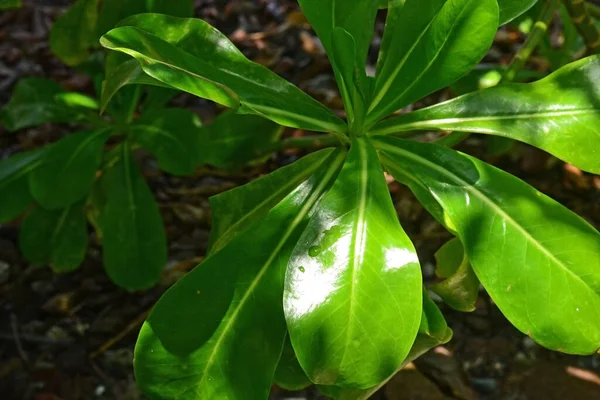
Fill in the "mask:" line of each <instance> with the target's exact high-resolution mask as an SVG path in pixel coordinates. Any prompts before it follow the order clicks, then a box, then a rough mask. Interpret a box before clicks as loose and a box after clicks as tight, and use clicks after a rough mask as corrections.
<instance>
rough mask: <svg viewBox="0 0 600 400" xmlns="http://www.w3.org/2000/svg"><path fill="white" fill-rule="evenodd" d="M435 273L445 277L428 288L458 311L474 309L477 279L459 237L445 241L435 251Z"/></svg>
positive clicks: (477, 289) (477, 285) (477, 288)
mask: <svg viewBox="0 0 600 400" xmlns="http://www.w3.org/2000/svg"><path fill="white" fill-rule="evenodd" d="M435 259H436V261H437V269H436V275H438V276H441V277H444V278H446V279H445V280H443V281H442V282H438V283H435V284H433V285H431V286H430V287H429V289H430V290H431V291H432V292H434V293H435V294H437V295H438V296H440V297H441V298H442V300H444V303H446V304H448V305H449V306H450V307H452V308H454V309H455V310H458V311H463V312H470V311H473V310H475V302H476V301H477V296H478V295H479V279H477V276H476V275H475V272H474V271H473V268H471V264H469V259H468V257H467V255H466V253H465V249H464V247H463V245H462V243H461V242H460V240H459V239H457V238H454V239H452V240H450V241H449V242H448V243H446V244H445V245H444V246H442V248H441V249H440V250H438V252H437V253H435Z"/></svg>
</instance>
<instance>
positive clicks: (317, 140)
mask: <svg viewBox="0 0 600 400" xmlns="http://www.w3.org/2000/svg"><path fill="white" fill-rule="evenodd" d="M339 144H340V139H339V138H338V137H337V136H334V135H331V134H327V135H310V136H301V137H291V138H288V139H284V140H282V141H280V142H277V143H276V144H275V147H276V149H275V150H285V149H304V150H314V149H318V148H321V147H329V146H337V145H339Z"/></svg>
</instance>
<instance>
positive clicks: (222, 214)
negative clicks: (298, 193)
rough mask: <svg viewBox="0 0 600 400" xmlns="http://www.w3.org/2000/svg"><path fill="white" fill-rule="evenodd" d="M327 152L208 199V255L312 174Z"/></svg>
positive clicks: (264, 213)
mask: <svg viewBox="0 0 600 400" xmlns="http://www.w3.org/2000/svg"><path fill="white" fill-rule="evenodd" d="M331 152H332V149H323V150H320V151H317V152H314V153H311V154H309V155H307V156H305V157H302V158H301V159H300V160H298V161H296V162H294V163H293V164H290V165H288V166H285V167H283V168H279V169H277V170H275V171H274V172H272V173H270V174H268V175H265V176H263V177H260V178H258V179H255V180H253V181H252V182H250V183H248V184H246V185H244V186H240V187H238V188H235V189H232V190H228V191H227V192H223V193H221V194H218V195H216V196H213V197H211V198H210V209H211V210H212V228H211V231H210V239H209V241H208V242H209V248H210V251H209V253H214V252H216V251H218V250H220V249H221V248H223V247H224V246H225V245H226V244H227V243H229V242H230V241H231V240H232V239H233V238H234V237H235V236H236V235H238V234H239V233H241V232H242V231H243V230H244V229H246V228H247V227H248V226H250V225H251V224H252V223H253V222H255V221H257V220H258V219H260V218H262V217H263V216H265V215H266V214H267V213H268V212H269V210H271V209H272V208H273V207H274V206H275V205H277V204H278V203H279V202H280V201H281V200H283V198H284V197H285V196H287V195H288V194H290V193H291V192H292V190H294V189H295V188H296V187H298V186H299V185H300V184H301V183H302V182H304V181H305V180H306V179H307V178H308V177H309V176H310V175H311V174H312V173H314V172H315V171H316V170H317V168H318V167H319V166H320V165H321V164H322V163H323V161H325V159H326V158H327V157H328V156H329V155H330V154H331Z"/></svg>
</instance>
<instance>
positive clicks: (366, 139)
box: [101, 0, 600, 400]
mask: <svg viewBox="0 0 600 400" xmlns="http://www.w3.org/2000/svg"><path fill="white" fill-rule="evenodd" d="M299 3H300V6H301V8H302V10H303V12H304V13H305V15H306V16H307V18H308V20H309V21H310V22H311V24H312V26H313V28H314V29H315V31H316V32H317V34H318V36H319V38H320V40H321V42H322V43H323V46H324V48H325V49H326V51H327V53H328V55H329V59H330V61H331V64H332V66H333V68H334V72H335V77H336V80H337V82H338V86H339V89H340V93H341V95H342V98H343V100H344V104H345V108H346V115H347V120H346V121H344V120H342V119H340V118H338V116H336V114H334V113H333V112H332V111H330V110H329V109H327V108H326V107H324V106H323V105H321V104H320V103H318V102H317V101H315V100H314V99H313V98H311V97H309V96H308V95H306V94H305V93H303V92H302V91H300V90H299V89H298V88H297V87H295V86H293V85H292V84H290V83H289V82H287V81H285V80H284V79H282V78H281V77H279V76H277V75H276V74H274V73H272V72H271V71H269V70H267V69H266V68H264V67H262V66H260V65H257V64H255V63H253V62H251V61H249V60H248V59H246V58H245V57H244V56H243V54H242V53H241V52H240V51H239V50H237V49H236V48H235V47H234V46H233V44H232V43H231V42H229V41H228V39H227V38H226V37H225V36H224V35H223V34H221V33H220V32H218V31H217V30H216V29H214V28H213V27H211V26H210V25H209V24H207V23H206V22H204V21H202V20H198V19H178V18H171V17H166V16H163V15H157V14H146V15H137V16H134V17H131V18H129V19H126V20H125V21H122V22H121V23H120V26H119V27H117V28H115V29H113V30H111V31H109V32H108V33H107V34H106V35H104V36H103V37H102V39H101V43H102V44H103V46H105V47H107V48H109V49H111V50H115V51H120V52H123V53H125V54H128V55H130V56H131V57H132V60H131V61H130V62H129V63H128V64H127V66H126V67H122V68H124V69H127V72H128V73H126V74H125V73H124V71H121V73H122V75H121V76H122V77H123V78H122V79H117V77H118V75H117V74H115V75H110V74H109V82H108V84H107V87H122V86H125V85H127V84H131V83H137V80H138V79H140V77H144V79H145V80H146V81H153V82H154V83H155V84H157V85H167V86H169V87H172V88H177V89H180V90H183V91H186V92H188V93H192V94H195V95H197V96H200V97H203V98H206V99H209V100H212V101H215V102H217V103H219V104H222V105H225V106H228V107H232V108H234V109H236V110H237V111H238V112H240V113H246V114H255V115H260V116H262V117H265V118H268V119H271V120H272V121H274V122H277V123H278V124H281V125H284V126H289V127H293V128H299V129H305V130H313V131H321V132H326V133H329V134H332V135H335V137H337V138H338V139H339V145H338V146H337V147H335V148H328V149H323V150H320V151H318V152H315V153H312V154H309V155H307V156H306V157H304V158H302V159H300V160H298V161H297V162H295V163H293V164H291V165H289V166H287V167H284V168H281V169H279V170H277V171H275V172H273V173H272V174H270V175H267V176H264V177H261V178H260V179H258V180H256V181H254V182H251V183H250V184H248V185H245V186H242V187H239V188H236V189H234V190H232V191H229V192H226V193H223V194H221V195H218V196H216V197H214V198H212V200H211V205H212V209H213V215H214V225H213V231H212V237H211V251H210V254H209V256H208V257H207V259H206V260H205V261H204V262H203V263H202V264H201V265H200V266H198V267H197V268H196V269H194V270H193V271H191V272H190V273H189V274H188V275H186V276H185V277H184V278H183V279H182V280H181V281H179V282H178V283H177V284H175V285H174V286H173V287H172V288H171V289H169V290H168V291H167V292H166V293H165V294H164V296H163V297H162V298H161V299H160V301H159V302H158V303H157V305H156V306H155V308H154V309H153V311H152V313H151V314H150V316H149V317H148V319H147V321H146V322H145V324H144V326H143V328H142V330H141V333H140V336H139V339H138V343H137V346H136V351H135V361H134V364H135V371H136V377H137V380H138V383H139V384H140V386H141V387H142V389H143V390H144V391H145V392H146V393H147V394H148V395H149V396H150V397H151V398H157V399H244V400H246V399H266V398H267V397H268V394H269V390H270V387H271V384H272V383H273V382H275V383H277V384H279V385H281V386H283V387H289V388H293V389H297V388H299V387H303V386H305V385H309V384H311V383H314V384H316V385H318V387H319V389H320V390H322V391H323V392H324V393H326V394H327V395H329V396H332V397H334V398H337V399H363V398H367V397H368V396H369V395H370V394H371V393H373V391H374V390H376V389H377V388H378V387H379V386H380V385H382V384H383V383H384V382H385V381H386V380H387V379H389V378H390V376H392V374H394V372H395V371H397V369H398V368H400V367H401V366H402V365H404V364H405V363H406V362H408V361H409V360H411V359H413V358H415V357H417V356H418V355H420V354H422V353H423V352H424V351H426V350H427V349H429V348H431V347H433V346H436V345H438V344H440V343H444V342H446V341H448V340H449V339H450V336H451V331H450V330H449V329H448V327H447V325H446V323H445V322H444V320H443V317H442V316H441V314H440V312H439V310H438V309H437V307H436V305H435V304H434V303H433V302H431V301H430V300H429V298H428V297H427V296H426V295H424V294H423V288H422V280H421V271H420V267H419V260H418V257H417V255H416V253H415V249H414V247H413V245H412V243H411V241H410V239H409V238H408V236H407V235H406V233H405V232H404V230H403V229H402V226H401V224H400V222H399V221H398V218H397V214H396V212H395V209H394V206H393V204H392V200H391V197H390V194H389V192H388V189H387V185H386V180H385V177H384V170H387V171H388V172H389V173H390V174H391V175H392V176H393V177H394V178H395V179H396V180H398V181H400V182H402V183H404V184H406V185H407V186H409V187H410V189H411V190H412V191H413V192H414V193H415V195H416V197H417V198H418V199H419V201H420V202H422V203H423V205H424V206H425V207H426V209H427V210H429V212H431V214H432V215H433V216H434V217H435V218H436V219H437V220H438V221H439V222H440V223H441V224H443V225H444V226H445V227H446V228H447V229H448V230H449V231H450V232H451V233H453V234H454V235H455V236H456V238H457V239H456V240H457V241H458V242H459V243H458V244H460V245H459V246H454V245H453V246H451V248H450V249H449V250H447V251H444V252H442V253H440V255H439V257H440V260H442V257H451V258H452V259H449V260H444V261H443V263H444V264H445V265H446V266H445V267H444V273H443V274H439V275H440V276H443V277H446V278H447V280H449V282H446V281H444V282H446V284H444V285H440V286H438V287H437V288H435V290H436V291H437V292H438V293H441V294H442V295H443V298H444V299H447V301H448V302H452V303H453V304H452V305H453V306H454V307H455V308H459V309H463V310H465V311H467V310H469V309H471V306H470V302H471V301H472V297H471V293H470V292H469V291H470V290H472V289H470V288H473V287H477V288H478V287H479V283H481V285H483V287H484V288H485V290H487V292H488V293H489V294H490V296H491V297H492V299H493V300H494V302H495V303H496V304H497V305H498V307H499V308H500V310H501V311H502V312H503V313H504V315H505V316H506V317H507V318H508V319H509V320H510V321H511V322H512V323H513V324H514V325H515V326H516V327H517V328H518V329H519V330H521V331H522V332H523V333H526V334H527V335H529V336H530V337H532V338H533V339H534V340H535V341H537V342H538V343H540V344H541V345H543V346H545V347H547V348H550V349H554V350H557V351H563V352H566V353H572V354H591V353H593V352H594V351H596V350H597V349H598V348H599V347H600V318H599V317H600V257H598V254H600V234H599V233H598V232H597V231H596V230H595V229H594V228H593V227H592V226H591V225H590V224H588V223H587V222H585V221H584V220H583V219H582V218H580V217H578V216H577V215H575V214H574V213H572V212H571V211H569V210H568V209H566V208H565V207H563V206H562V205H560V204H559V203H557V202H556V201H554V200H552V199H551V198H549V197H548V196H546V195H544V194H543V193H540V192H539V191H537V190H535V189H534V188H532V187H531V186H529V185H528V184H526V183H525V182H523V181H521V180H519V179H518V178H516V177H514V176H512V175H510V174H508V173H506V172H503V171H501V170H500V169H498V168H495V167H493V166H491V165H489V164H486V163H485V162H483V161H480V160H478V159H476V158H474V157H471V156H469V155H467V154H464V153H461V152H458V151H455V150H453V149H450V148H447V147H443V146H440V145H437V144H432V143H420V142H416V141H411V140H407V139H402V138H399V137H395V136H402V135H403V134H405V132H407V131H413V130H458V131H463V132H473V133H481V134H487V135H497V136H504V137H509V138H511V139H515V140H518V141H521V142H525V143H529V144H531V145H533V146H536V147H539V148H540V149H543V150H545V151H547V152H549V153H551V154H553V155H555V156H556V157H558V158H560V159H562V160H564V161H566V162H569V163H572V164H574V165H576V166H578V167H579V168H581V169H583V170H586V171H588V172H592V173H600V157H598V155H599V153H600V136H598V133H597V129H596V127H597V126H598V124H599V123H600V111H599V100H600V98H599V94H600V86H599V83H598V82H600V81H599V80H598V79H597V78H598V76H599V75H600V58H599V57H590V58H585V59H582V60H579V61H576V62H574V63H572V64H569V65H567V66H565V67H563V68H561V69H559V70H558V71H556V72H554V73H552V74H551V75H549V76H547V77H545V78H543V79H541V80H539V81H536V82H534V83H527V84H506V85H499V86H495V87H491V88H489V89H484V90H480V91H477V92H473V93H468V94H466V95H463V96H460V97H457V98H455V99H453V100H450V101H448V102H445V103H442V104H438V105H434V106H431V107H429V108H425V109H421V110H418V111H414V112H410V113H406V114H400V115H394V113H395V112H396V111H397V110H399V109H402V108H404V107H406V106H408V105H410V104H411V103H413V102H415V101H417V100H419V99H421V98H423V97H424V96H427V95H429V94H431V93H433V92H435V91H437V90H439V89H442V88H444V87H447V86H448V85H450V84H452V83H454V82H455V81H457V80H458V79H460V78H461V77H463V76H464V75H466V74H467V73H468V72H469V71H470V70H471V69H473V68H474V67H475V66H476V65H477V64H478V63H479V61H480V60H481V59H482V58H483V57H484V56H485V54H486V52H487V50H488V48H489V47H490V45H491V44H492V41H493V38H494V35H495V33H496V29H497V26H498V25H499V24H501V23H503V22H506V18H509V19H510V18H512V17H514V16H516V15H518V14H519V13H521V12H523V11H525V10H526V9H527V8H528V7H529V6H530V5H531V4H532V3H533V2H532V1H503V2H500V7H499V4H498V3H499V2H497V1H496V0H397V1H394V0H392V1H389V2H388V3H387V4H386V5H387V7H388V16H387V24H386V30H385V33H384V36H383V41H382V44H381V51H380V55H379V62H378V64H377V69H376V74H375V77H369V76H367V74H366V72H365V62H366V61H365V60H366V55H367V50H368V47H369V44H370V41H371V36H372V32H373V25H374V21H375V14H376V12H377V9H378V7H379V6H380V5H381V1H378V0H373V1H364V0H347V1H334V0H300V1H299ZM509 3H510V4H512V5H513V6H516V5H518V10H513V11H512V12H511V13H509V15H511V16H510V17H505V18H503V19H501V18H500V15H501V11H502V10H504V14H503V15H507V14H506V12H507V11H506V10H507V9H508V8H507V7H506V5H507V4H509ZM110 76H112V77H113V78H114V79H115V80H114V81H112V82H110V80H111V78H110ZM130 76H135V77H137V78H135V79H128V77H130ZM443 254H446V256H444V255H443ZM456 287H458V288H460V289H461V290H463V291H465V293H463V294H464V295H461V296H458V297H457V296H453V294H455V293H453V288H456Z"/></svg>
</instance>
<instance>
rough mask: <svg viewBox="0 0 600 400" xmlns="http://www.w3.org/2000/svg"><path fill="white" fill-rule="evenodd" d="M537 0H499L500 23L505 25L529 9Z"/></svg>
mask: <svg viewBox="0 0 600 400" xmlns="http://www.w3.org/2000/svg"><path fill="white" fill-rule="evenodd" d="M536 2H537V0H498V5H499V7H500V25H504V24H507V23H509V22H510V21H512V20H513V19H515V18H517V17H518V16H519V15H521V14H523V13H524V12H526V11H527V10H529V9H530V8H531V7H533V5H534V4H535V3H536Z"/></svg>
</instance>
